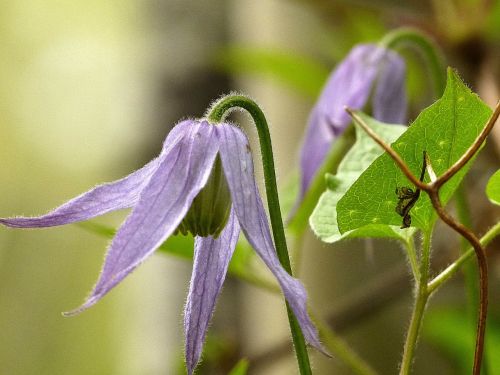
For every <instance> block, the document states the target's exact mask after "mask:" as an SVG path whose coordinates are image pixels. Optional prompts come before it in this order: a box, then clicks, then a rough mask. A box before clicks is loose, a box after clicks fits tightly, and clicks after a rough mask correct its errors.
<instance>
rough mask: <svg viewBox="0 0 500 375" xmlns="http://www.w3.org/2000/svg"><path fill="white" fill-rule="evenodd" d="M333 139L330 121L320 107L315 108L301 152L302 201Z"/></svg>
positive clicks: (300, 197)
mask: <svg viewBox="0 0 500 375" xmlns="http://www.w3.org/2000/svg"><path fill="white" fill-rule="evenodd" d="M333 138H334V133H333V131H332V129H331V126H330V124H329V123H328V119H327V118H326V116H325V114H324V113H322V112H321V111H320V110H319V108H318V107H315V108H314V109H313V111H312V112H311V116H310V119H309V126H308V128H307V132H306V136H305V139H304V144H303V146H302V149H301V150H300V168H301V170H302V179H301V186H300V196H299V199H300V200H302V198H303V197H304V194H305V192H306V191H307V188H308V186H309V184H310V183H311V181H312V179H313V178H314V175H315V174H316V171H317V170H318V168H319V167H320V166H321V164H322V163H323V160H324V159H325V157H326V154H327V153H328V150H329V149H330V145H331V143H332V141H333Z"/></svg>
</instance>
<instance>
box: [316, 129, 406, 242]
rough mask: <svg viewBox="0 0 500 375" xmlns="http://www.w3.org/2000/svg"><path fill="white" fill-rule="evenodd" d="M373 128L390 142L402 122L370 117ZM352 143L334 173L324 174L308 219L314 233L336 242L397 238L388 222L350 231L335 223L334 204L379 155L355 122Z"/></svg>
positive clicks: (399, 232) (398, 235)
mask: <svg viewBox="0 0 500 375" xmlns="http://www.w3.org/2000/svg"><path fill="white" fill-rule="evenodd" d="M370 125H371V126H373V130H374V131H375V132H376V133H377V134H379V135H380V136H381V137H382V138H383V139H384V140H385V141H386V142H392V141H394V140H395V139H396V138H397V137H399V136H400V135H401V134H402V133H403V132H404V131H405V130H406V126H403V125H388V124H382V123H380V122H377V121H375V120H373V121H372V122H371V123H370ZM355 129H356V142H355V143H354V145H353V146H352V147H351V149H350V150H349V151H348V152H347V154H346V155H345V156H344V158H343V159H342V161H341V163H340V164H339V167H338V169H337V174H336V175H331V174H327V175H326V185H327V190H326V191H325V192H324V193H323V194H322V195H321V198H320V199H319V201H318V203H317V205H316V208H315V209H314V211H313V213H312V216H311V217H310V219H309V223H310V225H311V228H312V230H313V231H314V233H315V234H316V235H317V236H318V237H319V238H320V239H321V240H322V241H324V242H328V243H331V242H336V241H339V240H341V239H342V238H347V237H350V238H353V237H398V238H399V237H401V234H402V231H401V230H400V229H399V228H398V227H391V226H388V225H376V224H374V225H368V226H365V227H362V228H358V229H356V230H354V231H350V232H347V233H344V234H343V235H342V234H341V233H340V231H339V227H338V224H337V203H338V201H339V199H340V198H341V197H342V196H343V195H344V194H345V193H346V192H347V190H348V189H349V187H350V186H351V185H352V184H353V183H354V181H356V179H357V178H358V177H359V176H360V175H361V173H363V171H364V170H365V169H366V168H368V167H369V166H370V164H371V163H372V162H373V161H374V160H375V159H376V158H377V157H378V156H380V155H381V154H382V152H383V150H382V149H381V148H380V146H379V145H377V144H376V143H375V142H374V141H373V140H372V139H371V138H370V137H369V136H368V135H367V134H366V133H365V132H364V131H363V129H362V128H361V127H359V126H358V125H356V126H355Z"/></svg>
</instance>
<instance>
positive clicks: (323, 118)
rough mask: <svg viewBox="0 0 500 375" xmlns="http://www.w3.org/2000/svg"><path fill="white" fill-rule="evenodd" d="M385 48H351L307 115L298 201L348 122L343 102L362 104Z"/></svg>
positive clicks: (354, 104) (346, 104)
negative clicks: (308, 115)
mask: <svg viewBox="0 0 500 375" xmlns="http://www.w3.org/2000/svg"><path fill="white" fill-rule="evenodd" d="M384 56H385V49H383V48H380V47H378V46H376V45H371V44H363V45H359V46H356V47H354V48H353V49H352V51H351V52H350V53H349V55H348V56H347V57H346V58H345V59H344V60H343V61H342V62H341V63H340V64H339V65H338V66H337V68H336V69H335V71H334V72H333V73H332V75H331V76H330V78H329V79H328V81H327V82H326V84H325V87H324V89H323V91H322V93H321V96H320V97H319V99H318V102H317V104H316V106H315V107H314V109H313V112H312V113H311V116H310V117H309V124H308V128H307V134H306V137H305V140H304V143H303V144H302V149H301V152H300V167H301V190H300V195H299V202H300V201H301V200H302V198H303V196H304V194H305V192H306V190H307V189H308V187H309V184H310V183H311V180H312V179H313V177H314V175H315V174H316V172H317V170H318V168H319V167H320V166H321V164H322V163H323V160H324V158H325V156H326V154H327V153H328V150H329V148H330V146H331V143H332V141H333V140H334V138H335V137H337V136H338V135H339V134H340V133H342V132H343V131H344V129H345V128H346V127H347V125H349V123H350V122H351V119H350V117H349V115H348V114H347V113H346V111H345V109H344V108H345V106H348V107H351V108H354V109H360V108H362V107H363V106H364V105H365V104H366V102H367V101H368V98H369V96H370V93H371V91H372V86H373V83H374V81H375V79H376V77H377V73H378V70H379V63H380V61H381V60H382V59H383V58H384Z"/></svg>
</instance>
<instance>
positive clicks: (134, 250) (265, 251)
mask: <svg viewBox="0 0 500 375" xmlns="http://www.w3.org/2000/svg"><path fill="white" fill-rule="evenodd" d="M228 191H229V193H228ZM229 197H230V199H229ZM127 207H133V210H132V212H131V214H130V215H129V216H128V217H127V219H126V220H125V222H124V223H123V225H122V226H121V227H120V228H119V230H118V232H117V233H116V236H115V237H114V239H113V241H112V243H111V245H110V247H109V249H108V251H107V254H106V258H105V261H104V266H103V269H102V272H101V275H100V277H99V279H98V281H97V284H96V285H95V287H94V289H93V290H92V292H91V294H90V296H89V297H88V298H87V300H86V301H85V302H84V304H83V305H82V306H81V307H79V308H78V309H76V310H74V311H72V312H69V313H68V315H72V314H77V313H80V312H82V311H83V310H85V309H87V308H89V307H90V306H92V305H94V304H95V303H96V302H98V301H99V300H100V299H101V298H102V297H103V296H104V295H106V294H107V293H108V292H109V291H110V290H111V289H112V288H113V287H114V286H115V285H117V284H118V283H119V282H120V281H121V280H123V279H124V278H125V277H126V276H127V275H128V274H129V273H130V272H132V271H133V270H134V269H135V268H136V267H137V266H138V265H139V264H140V263H141V262H142V261H144V260H145V259H146V258H147V257H148V256H150V255H151V254H152V253H153V252H154V251H155V250H156V248H157V247H158V246H160V244H161V243H162V242H164V241H165V240H166V239H167V238H168V237H169V236H170V235H172V234H174V233H175V232H176V231H177V230H178V231H181V232H183V233H185V232H187V231H190V232H192V233H193V234H194V235H195V249H194V250H195V251H194V265H193V273H192V277H191V284H190V287H189V294H188V297H187V303H186V309H185V315H184V330H185V336H186V363H187V368H188V372H189V374H191V373H192V372H193V370H194V368H195V367H196V364H197V363H198V361H199V359H200V355H201V350H202V347H203V342H204V339H205V334H206V330H207V326H208V323H209V320H210V318H211V316H212V313H213V310H214V306H215V302H216V299H217V297H218V295H219V293H220V291H221V288H222V283H223V282H224V279H225V277H226V272H227V268H228V264H229V261H230V259H231V256H232V254H233V251H234V249H235V246H236V242H237V240H238V236H239V233H240V227H241V230H242V231H243V233H244V234H245V236H246V238H247V240H248V242H249V243H250V244H251V245H252V247H253V248H254V249H255V250H256V252H257V253H258V254H259V256H260V257H261V258H262V260H263V261H264V263H265V264H266V265H267V267H268V268H269V269H270V270H271V272H272V273H273V274H274V276H275V277H276V279H277V280H278V282H279V284H280V286H281V289H282V290H283V293H284V295H285V298H286V299H287V301H288V303H289V305H290V307H291V308H292V309H293V311H294V313H295V315H296V317H297V320H298V322H299V324H300V327H301V329H302V332H303V334H304V336H305V338H306V340H307V341H308V342H309V343H310V344H311V345H313V346H314V347H316V348H318V349H320V350H321V349H322V348H321V344H320V343H319V340H318V335H317V332H316V329H315V328H314V326H313V324H312V323H311V320H310V318H309V316H308V314H307V306H306V299H307V296H306V292H305V289H304V287H303V286H302V284H301V283H300V282H299V281H298V280H297V279H295V278H293V277H292V276H290V275H289V274H288V273H287V272H286V271H285V270H284V269H283V268H282V266H281V265H280V263H279V260H278V258H277V255H276V251H275V248H274V244H273V241H272V238H271V233H270V231H269V224H268V220H267V216H266V213H265V211H264V207H263V205H262V201H261V198H260V196H259V192H258V189H257V186H256V183H255V179H254V172H253V162H252V156H251V153H250V147H249V144H248V139H247V137H246V136H245V134H244V133H242V132H241V131H240V130H239V129H238V128H236V127H235V126H233V125H229V124H217V125H212V124H209V123H208V122H207V121H196V120H187V121H183V122H181V123H179V124H178V125H177V126H175V127H174V129H173V130H172V131H171V132H170V133H169V135H168V137H167V139H166V140H165V142H164V145H163V149H162V152H161V154H160V155H159V156H158V157H157V158H156V159H154V160H152V161H151V162H149V163H148V164H146V165H145V166H144V167H143V168H142V169H139V170H138V171H136V172H134V173H132V174H130V175H128V176H127V177H125V178H122V179H120V180H117V181H115V182H112V183H108V184H104V185H100V186H97V187H95V188H94V189H92V190H90V191H88V192H86V193H84V194H82V195H80V196H78V197H76V198H74V199H72V200H70V201H69V202H67V203H65V204H63V205H62V206H60V207H58V208H56V209H55V210H53V211H52V212H50V213H48V214H46V215H43V216H40V217H34V218H27V217H17V218H10V219H0V223H2V224H4V225H7V226H10V227H16V228H38V227H50V226H56V225H64V224H69V223H73V222H77V221H82V220H87V219H90V218H92V217H95V216H98V215H102V214H104V213H106V212H109V211H113V210H117V209H121V208H127Z"/></svg>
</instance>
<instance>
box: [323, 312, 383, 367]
mask: <svg viewBox="0 0 500 375" xmlns="http://www.w3.org/2000/svg"><path fill="white" fill-rule="evenodd" d="M313 319H314V323H315V324H316V327H318V330H319V335H320V337H321V340H322V341H323V344H324V345H325V346H326V347H327V349H328V350H329V351H330V352H331V353H333V354H334V355H335V357H337V358H339V359H340V360H342V361H343V362H344V363H345V364H346V365H347V366H349V368H350V369H351V371H352V373H353V374H357V375H377V372H376V371H375V370H374V369H373V368H372V367H371V366H370V365H369V364H368V363H367V362H365V360H364V359H363V358H361V357H360V356H359V355H358V353H356V352H354V351H353V350H352V349H351V348H350V347H349V345H348V344H347V343H346V342H345V341H344V340H343V339H342V338H341V337H339V336H338V335H337V334H336V333H335V332H334V331H333V330H332V329H330V327H328V325H327V324H326V323H325V322H323V321H321V320H320V319H318V318H317V317H316V316H314V317H313Z"/></svg>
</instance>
